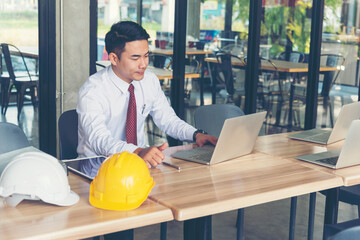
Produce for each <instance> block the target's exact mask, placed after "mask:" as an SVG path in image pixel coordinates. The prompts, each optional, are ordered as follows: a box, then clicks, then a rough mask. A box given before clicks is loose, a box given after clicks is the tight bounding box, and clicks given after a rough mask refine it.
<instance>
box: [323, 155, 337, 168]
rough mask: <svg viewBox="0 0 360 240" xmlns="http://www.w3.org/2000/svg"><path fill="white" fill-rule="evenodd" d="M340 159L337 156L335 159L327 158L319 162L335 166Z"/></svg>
mask: <svg viewBox="0 0 360 240" xmlns="http://www.w3.org/2000/svg"><path fill="white" fill-rule="evenodd" d="M338 159H339V156H335V157H330V158H325V159H321V160H318V162H322V163H326V164H330V165H333V166H335V165H336V163H337V161H338Z"/></svg>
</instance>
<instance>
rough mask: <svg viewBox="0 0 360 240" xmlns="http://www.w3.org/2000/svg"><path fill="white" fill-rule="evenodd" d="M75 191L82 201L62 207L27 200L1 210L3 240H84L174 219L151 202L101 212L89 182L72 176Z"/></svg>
mask: <svg viewBox="0 0 360 240" xmlns="http://www.w3.org/2000/svg"><path fill="white" fill-rule="evenodd" d="M69 182H70V185H71V189H72V190H73V191H74V192H76V193H77V194H79V196H80V201H79V202H78V203H77V204H75V205H74V206H71V207H59V206H55V205H51V204H46V203H43V202H40V201H23V202H21V203H20V204H19V205H18V206H17V207H7V206H5V207H3V208H1V209H0V238H1V239H19V238H21V239H80V238H88V237H92V236H97V235H102V234H106V233H111V232H117V231H121V230H126V229H132V228H137V227H142V226H146V225H151V224H156V223H160V222H165V221H170V220H172V219H173V216H172V213H171V211H170V209H168V208H166V207H164V206H161V205H159V204H157V203H155V202H153V201H151V200H146V201H145V202H144V203H143V204H142V205H141V206H140V207H139V208H137V209H135V210H131V211H109V210H102V209H97V208H95V207H93V206H91V205H90V204H89V201H88V199H89V182H88V181H87V180H85V179H83V178H81V177H79V176H76V175H73V174H71V173H70V175H69Z"/></svg>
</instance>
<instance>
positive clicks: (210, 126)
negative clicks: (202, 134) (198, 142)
mask: <svg viewBox="0 0 360 240" xmlns="http://www.w3.org/2000/svg"><path fill="white" fill-rule="evenodd" d="M242 115H244V112H243V111H242V110H241V109H240V108H239V107H237V106H235V105H231V104H213V105H204V106H200V107H198V108H196V109H195V111H194V121H195V127H196V128H200V129H203V130H204V131H206V132H207V133H208V134H210V135H212V136H215V137H219V135H220V132H221V128H222V126H223V124H224V122H225V120H226V119H228V118H233V117H238V116H242Z"/></svg>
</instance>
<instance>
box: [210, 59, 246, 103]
mask: <svg viewBox="0 0 360 240" xmlns="http://www.w3.org/2000/svg"><path fill="white" fill-rule="evenodd" d="M216 59H217V66H218V67H217V72H218V74H217V75H216V78H215V79H216V80H217V81H218V82H219V83H221V84H223V85H225V94H222V93H221V91H220V95H223V97H224V98H225V103H233V102H235V104H236V105H237V106H241V101H242V97H244V96H245V70H244V69H238V68H233V67H232V64H231V62H232V61H240V62H241V63H242V64H243V66H245V65H246V62H245V61H244V59H242V58H240V57H238V56H235V55H232V54H230V53H226V52H219V53H217V54H216ZM213 81H214V80H213ZM235 93H236V95H237V97H236V98H234V96H235Z"/></svg>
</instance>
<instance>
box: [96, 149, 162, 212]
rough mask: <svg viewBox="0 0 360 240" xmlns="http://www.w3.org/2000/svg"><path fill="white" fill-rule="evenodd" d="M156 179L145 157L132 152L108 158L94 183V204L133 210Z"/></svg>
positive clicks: (147, 193) (108, 207)
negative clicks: (143, 158) (152, 175)
mask: <svg viewBox="0 0 360 240" xmlns="http://www.w3.org/2000/svg"><path fill="white" fill-rule="evenodd" d="M154 185H155V182H154V181H153V178H152V177H151V176H150V172H149V169H148V167H147V166H146V164H145V162H144V160H142V159H141V158H140V157H139V156H138V155H136V154H134V153H129V152H122V153H116V154H114V155H112V156H110V157H109V158H108V159H106V160H105V161H104V162H103V163H102V164H101V166H100V169H99V171H98V173H97V175H96V177H95V178H94V180H93V181H92V182H91V184H90V196H89V201H90V204H91V205H93V206H94V207H97V208H102V209H108V210H131V209H135V208H137V207H139V206H140V205H141V204H142V203H143V202H144V201H145V200H146V198H147V196H148V195H149V193H150V191H151V189H152V188H153V187H154Z"/></svg>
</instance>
